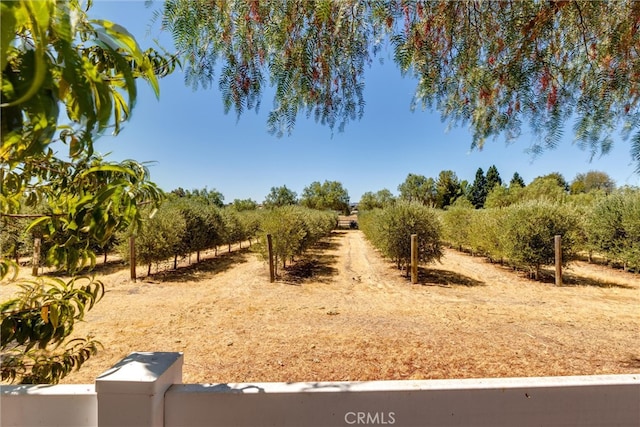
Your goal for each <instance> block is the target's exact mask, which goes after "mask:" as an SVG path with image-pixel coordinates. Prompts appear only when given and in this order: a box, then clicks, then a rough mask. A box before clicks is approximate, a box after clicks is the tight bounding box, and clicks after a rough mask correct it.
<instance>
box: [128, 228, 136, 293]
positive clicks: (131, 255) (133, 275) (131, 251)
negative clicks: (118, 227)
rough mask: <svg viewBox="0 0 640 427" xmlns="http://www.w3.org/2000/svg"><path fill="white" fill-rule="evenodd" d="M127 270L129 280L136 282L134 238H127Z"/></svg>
mask: <svg viewBox="0 0 640 427" xmlns="http://www.w3.org/2000/svg"><path fill="white" fill-rule="evenodd" d="M129 268H130V277H131V280H133V282H134V283H135V281H136V238H135V236H131V237H129Z"/></svg>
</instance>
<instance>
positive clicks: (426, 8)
mask: <svg viewBox="0 0 640 427" xmlns="http://www.w3.org/2000/svg"><path fill="white" fill-rule="evenodd" d="M159 16H161V21H162V24H163V26H164V27H165V28H166V29H167V30H168V31H170V32H171V34H172V35H173V40H174V43H175V45H176V47H177V49H178V50H179V51H180V52H181V53H182V55H183V57H184V58H185V60H186V63H187V80H188V82H189V83H191V84H193V85H198V84H202V85H205V86H209V85H213V84H214V83H215V81H216V78H217V82H218V86H219V88H220V90H221V92H222V96H223V100H224V102H225V105H226V107H227V109H231V108H234V109H235V110H236V112H237V113H238V114H241V113H242V112H243V111H245V110H246V109H252V108H257V107H258V106H259V105H260V99H261V95H262V93H263V92H264V90H265V87H266V86H267V85H268V84H271V85H273V86H274V87H275V93H274V107H273V109H272V110H271V112H270V115H269V128H270V129H271V131H272V132H274V133H277V134H282V133H284V132H291V130H292V129H293V127H294V125H295V120H296V117H297V116H298V114H300V113H306V114H307V115H314V116H315V118H316V120H318V121H319V122H321V123H326V124H328V125H329V126H330V127H332V128H333V127H334V126H336V125H337V126H338V127H339V128H342V126H344V124H346V123H347V122H349V121H351V120H354V119H355V118H357V117H359V116H360V115H362V113H363V109H364V99H363V88H364V73H365V69H366V66H367V65H368V64H371V63H372V62H374V61H373V59H374V58H375V56H376V55H377V54H378V53H379V52H380V51H382V50H383V48H384V47H385V46H389V45H390V48H391V50H392V51H393V59H394V61H395V62H396V64H397V65H398V67H399V69H400V71H401V72H402V73H403V74H405V75H410V76H413V77H415V79H416V81H417V87H416V91H415V96H414V100H413V106H414V107H420V106H422V107H425V108H429V109H436V110H438V111H439V112H440V113H441V115H442V116H443V118H444V119H445V120H447V121H448V122H450V123H452V124H454V125H470V127H471V128H472V130H473V143H472V145H473V147H480V148H481V147H482V146H483V144H484V142H485V140H486V139H487V138H490V137H493V136H498V135H502V136H504V137H505V138H506V139H507V140H514V139H515V138H517V137H518V136H520V135H521V133H522V132H523V128H525V127H528V128H530V129H531V130H532V131H533V134H534V136H535V137H536V138H535V141H536V142H535V143H534V145H533V147H532V151H533V152H534V153H536V152H539V151H541V150H544V149H548V148H553V147H555V146H556V145H557V144H558V142H559V141H560V139H561V137H562V135H563V130H564V128H565V127H566V123H567V122H568V121H569V120H570V119H572V118H575V122H574V127H573V132H574V133H575V138H576V140H577V142H578V145H579V146H580V147H582V148H583V149H586V150H588V151H590V152H591V154H592V155H596V154H599V153H607V152H608V151H609V150H610V148H611V146H612V145H613V141H614V137H613V134H614V132H618V131H619V132H620V133H621V134H622V136H624V137H631V150H630V151H631V153H630V154H631V156H632V158H633V159H634V160H635V161H636V163H637V164H638V168H640V105H639V96H640V90H639V84H638V82H639V81H640V58H639V57H638V52H637V46H638V45H640V31H638V29H639V25H640V24H638V22H640V3H638V2H635V1H631V0H624V1H614V0H610V1H598V2H594V1H587V0H581V1H572V2H561V1H558V2H520V1H518V2H476V1H471V0H465V1H456V2H450V1H446V0H440V1H426V0H418V1H395V0H382V1H373V2H360V1H357V0H346V1H332V0H315V1H314V0H305V1H299V2H298V1H284V0H283V1H278V2H273V1H271V2H258V1H245V0H237V1H233V0H231V1H229V0H224V1H223V0H214V1H210V0H169V1H167V2H165V4H164V8H163V10H162V12H161V13H159ZM218 66H219V67H220V68H221V71H220V75H219V76H215V71H216V67H218ZM639 170H640V169H639Z"/></svg>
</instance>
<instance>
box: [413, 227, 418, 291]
mask: <svg viewBox="0 0 640 427" xmlns="http://www.w3.org/2000/svg"><path fill="white" fill-rule="evenodd" d="M411 283H414V284H415V283H418V235H417V234H412V235H411Z"/></svg>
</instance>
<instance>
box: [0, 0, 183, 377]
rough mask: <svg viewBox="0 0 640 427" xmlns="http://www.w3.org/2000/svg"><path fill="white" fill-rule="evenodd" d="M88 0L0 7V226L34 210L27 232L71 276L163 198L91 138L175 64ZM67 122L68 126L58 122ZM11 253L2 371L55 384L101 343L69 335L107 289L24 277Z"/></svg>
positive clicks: (132, 166) (22, 0) (4, 271)
mask: <svg viewBox="0 0 640 427" xmlns="http://www.w3.org/2000/svg"><path fill="white" fill-rule="evenodd" d="M90 5H91V2H90V1H89V2H88V7H87V9H83V8H82V7H81V4H80V2H79V1H78V0H70V1H64V2H63V1H56V0H16V1H2V2H0V11H1V13H0V17H1V23H0V24H1V25H0V36H1V37H0V42H1V43H0V69H1V70H2V85H0V88H1V93H0V108H1V114H0V119H1V129H0V136H1V138H2V141H1V142H2V143H1V145H0V227H2V228H1V229H0V231H2V232H3V233H4V232H6V231H11V234H13V235H14V236H17V235H20V233H21V232H22V230H21V228H22V227H23V226H24V224H17V222H18V221H20V220H24V219H25V217H21V215H23V214H25V213H28V214H29V215H33V216H32V217H31V218H30V219H31V220H32V221H31V224H30V225H28V227H27V229H26V230H27V231H33V232H37V233H38V234H39V236H41V237H42V238H43V244H45V243H46V244H47V245H48V247H49V249H48V251H47V257H46V258H47V262H48V263H49V264H50V265H55V266H57V267H59V268H64V269H66V270H67V272H69V273H70V274H71V275H74V274H75V272H76V271H77V270H78V268H81V267H83V266H84V265H86V264H93V262H94V261H93V260H94V258H95V255H94V254H93V251H92V249H91V248H92V246H91V245H95V244H96V243H97V244H98V245H99V246H102V245H104V244H106V243H107V242H108V241H109V239H111V237H112V236H113V235H114V233H115V232H116V231H117V230H120V229H123V228H129V227H135V226H137V225H139V224H140V222H141V221H142V220H143V212H142V211H143V209H141V208H142V206H147V205H151V206H150V208H151V209H148V210H147V209H144V211H145V212H146V211H150V212H153V208H154V207H156V206H158V205H159V203H160V202H161V200H162V198H163V193H162V191H160V190H159V189H158V188H157V187H156V186H155V184H153V183H152V182H151V181H150V180H149V173H148V170H147V169H146V167H145V165H144V164H141V163H139V162H136V161H133V160H127V161H124V162H107V161H105V160H104V159H103V158H102V157H100V156H98V155H96V153H95V152H94V141H95V139H96V137H98V136H99V135H100V134H102V133H104V132H106V131H109V130H112V131H113V133H114V134H117V133H118V132H119V130H120V129H121V126H122V124H123V123H124V122H126V121H127V120H128V119H129V118H130V115H131V110H132V108H133V107H134V105H135V101H136V98H137V82H138V81H139V80H140V79H143V80H145V81H146V82H147V83H148V84H149V85H150V86H151V88H152V89H153V91H154V92H155V94H156V95H158V93H159V87H158V77H159V76H163V75H166V74H168V73H170V72H171V71H172V70H173V67H174V65H175V64H176V60H175V58H167V57H164V56H162V55H160V54H158V53H157V52H156V51H154V50H146V51H143V50H142V49H141V48H140V46H139V45H138V43H137V41H136V40H135V38H134V37H133V36H132V35H131V34H130V33H129V32H128V31H127V30H126V29H124V28H123V27H121V26H119V25H118V24H116V23H113V22H110V21H106V20H101V19H89V17H88V15H87V10H88V9H89V7H90ZM62 109H64V111H65V113H66V114H60V112H61V111H60V110H62ZM62 117H67V118H68V119H69V122H68V123H66V124H61V123H59V120H61V118H62ZM56 141H60V142H61V143H62V144H64V145H66V147H67V148H68V152H67V153H65V154H66V158H62V157H59V156H58V154H57V153H55V152H54V150H53V148H52V143H53V142H56ZM26 210H30V212H25V211H26ZM3 237H4V236H3ZM15 253H16V252H15V251H14V257H15ZM4 255H5V254H4V253H2V258H0V280H2V279H6V278H8V277H9V275H10V274H11V273H15V274H13V277H10V280H12V281H15V283H12V285H14V286H16V287H17V288H18V289H19V292H18V294H17V295H15V296H11V297H10V299H9V300H8V301H5V302H4V303H2V304H1V305H0V307H1V311H2V324H1V327H2V346H1V349H2V354H1V355H0V358H1V362H2V363H1V364H2V367H1V372H2V375H1V378H2V380H10V381H13V382H23V383H32V382H45V383H52V382H58V381H59V380H60V379H61V378H62V377H64V376H65V375H66V374H68V373H69V372H70V371H71V370H72V369H74V368H79V367H80V366H81V365H82V364H83V363H84V362H85V361H86V360H87V359H88V358H89V357H90V356H91V355H93V354H95V353H96V351H97V350H98V347H99V343H97V342H96V341H93V340H92V339H90V338H87V339H73V340H71V341H66V339H67V338H69V337H71V333H72V331H73V327H74V325H75V322H77V321H81V320H82V319H83V317H84V314H85V312H86V311H87V310H90V309H91V308H92V307H93V306H94V304H95V303H96V302H97V301H99V300H100V298H102V296H103V294H104V285H103V284H102V283H101V282H99V281H96V280H94V279H91V278H86V277H85V278H77V277H75V278H71V279H70V280H69V281H67V282H64V281H61V280H58V279H51V278H40V279H38V280H35V281H30V280H24V279H22V278H21V276H20V275H19V274H18V263H17V262H16V261H10V260H8V259H6V258H4Z"/></svg>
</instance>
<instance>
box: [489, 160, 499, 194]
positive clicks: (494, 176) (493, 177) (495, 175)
mask: <svg viewBox="0 0 640 427" xmlns="http://www.w3.org/2000/svg"><path fill="white" fill-rule="evenodd" d="M496 185H502V178H500V173H499V172H498V168H496V166H495V165H492V166H490V167H489V169H487V193H488V192H489V191H491V190H492V189H493V187H495V186H496Z"/></svg>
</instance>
